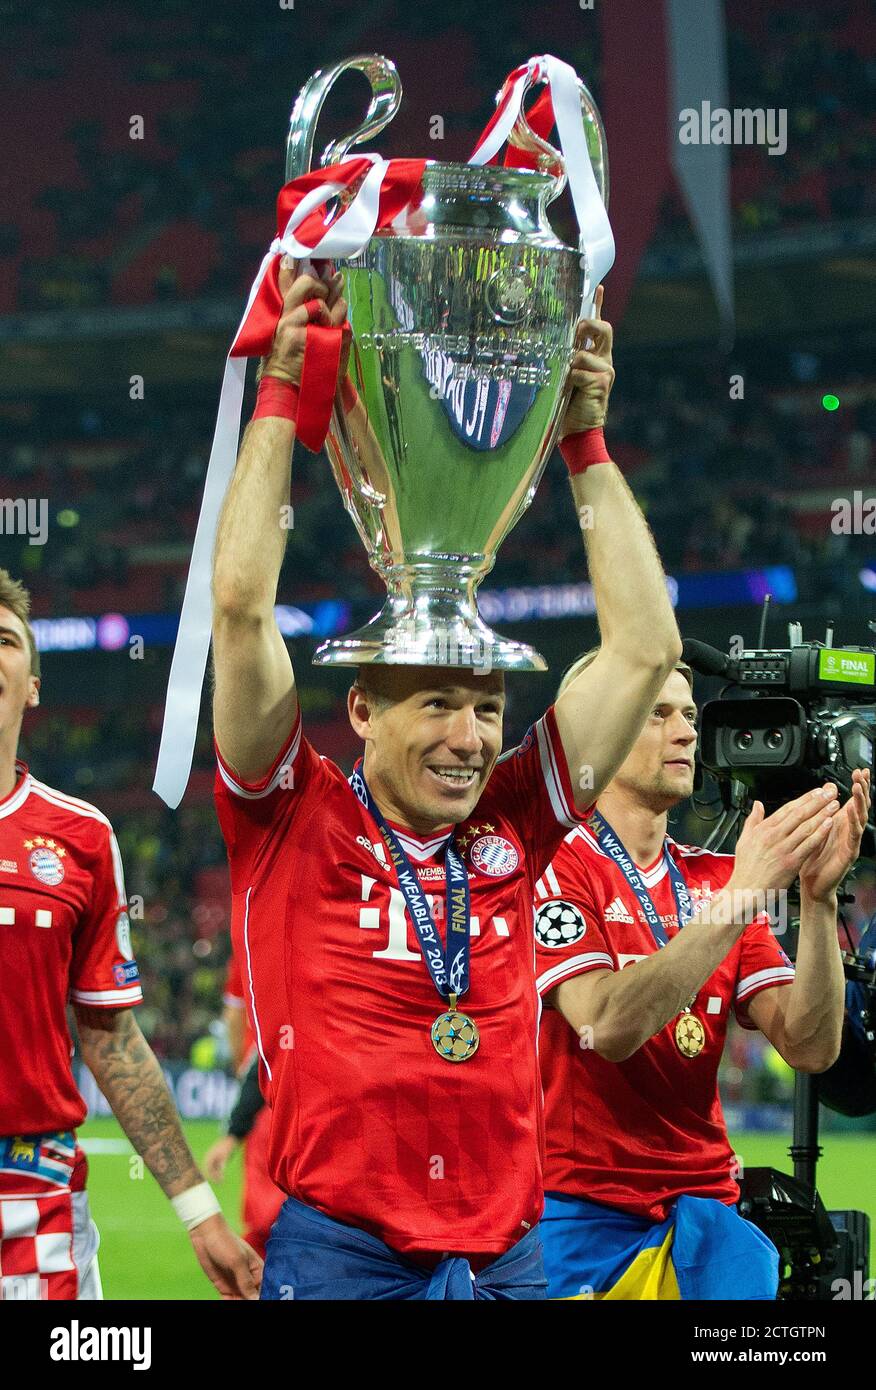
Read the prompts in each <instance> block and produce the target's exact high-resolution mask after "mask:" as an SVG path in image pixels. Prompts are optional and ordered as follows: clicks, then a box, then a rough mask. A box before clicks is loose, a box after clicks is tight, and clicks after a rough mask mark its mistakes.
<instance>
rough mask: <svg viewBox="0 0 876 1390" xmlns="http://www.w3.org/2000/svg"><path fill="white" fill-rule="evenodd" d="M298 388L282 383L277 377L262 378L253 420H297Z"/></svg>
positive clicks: (287, 382) (285, 382) (290, 383)
mask: <svg viewBox="0 0 876 1390" xmlns="http://www.w3.org/2000/svg"><path fill="white" fill-rule="evenodd" d="M298 394H299V392H298V387H297V386H295V385H293V383H292V382H291V381H282V380H281V379H280V377H278V376H263V377H262V379H261V381H260V382H259V388H258V391H257V392H256V403H255V410H254V411H253V413H252V418H253V419H254V420H264V419H265V418H266V417H267V416H273V417H274V418H275V419H276V418H280V419H282V420H297V418H298Z"/></svg>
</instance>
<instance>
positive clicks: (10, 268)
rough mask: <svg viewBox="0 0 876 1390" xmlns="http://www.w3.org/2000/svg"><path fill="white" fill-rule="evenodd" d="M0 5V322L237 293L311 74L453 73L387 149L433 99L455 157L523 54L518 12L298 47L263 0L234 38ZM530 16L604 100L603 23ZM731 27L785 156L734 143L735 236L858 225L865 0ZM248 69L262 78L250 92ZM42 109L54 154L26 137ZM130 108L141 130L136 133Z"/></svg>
mask: <svg viewBox="0 0 876 1390" xmlns="http://www.w3.org/2000/svg"><path fill="white" fill-rule="evenodd" d="M390 9H391V13H390ZM2 10H3V12H4V13H3V23H4V32H5V35H6V38H7V43H6V45H5V56H2V57H0V73H2V83H0V86H2V88H3V90H4V93H5V95H4V96H3V98H0V110H2V109H4V108H5V115H6V117H7V119H5V120H4V126H5V128H7V130H10V131H13V132H14V131H17V132H18V133H19V135H20V138H19V139H17V140H16V139H11V140H10V142H9V145H10V149H9V154H10V158H11V161H12V164H13V168H12V170H11V173H12V174H13V177H12V178H11V179H10V182H9V198H8V200H7V202H6V205H5V208H4V211H3V213H2V215H0V312H2V311H5V312H11V311H13V310H14V309H16V308H17V309H25V310H26V309H41V308H75V307H90V306H94V305H99V304H107V303H112V304H136V303H153V302H155V301H156V300H174V299H178V298H189V297H191V296H193V295H196V294H197V295H221V296H227V295H228V294H241V293H245V291H246V289H247V288H248V282H249V278H250V276H251V274H252V266H253V265H254V264H257V262H258V258H260V256H261V254H262V252H263V250H264V245H265V239H266V236H267V235H268V233H269V230H270V220H271V216H270V214H271V208H272V205H273V199H274V197H275V194H276V191H277V183H278V177H279V152H280V140H279V137H280V136H281V134H282V123H283V120H284V117H285V111H286V109H287V107H288V103H289V100H290V98H291V97H292V95H293V88H294V84H295V82H296V81H300V80H301V78H302V76H303V75H304V74H305V73H309V72H311V71H313V70H315V69H316V68H317V67H320V66H322V65H324V64H325V63H326V62H327V61H330V60H331V57H332V56H333V55H334V54H337V53H342V52H354V51H357V49H358V50H361V49H362V47H363V46H365V47H377V48H379V47H380V46H381V43H383V44H384V46H385V48H386V51H387V52H389V53H390V55H391V56H392V57H393V58H394V60H395V61H396V63H397V65H398V67H399V70H400V72H401V74H402V77H403V78H404V76H405V74H406V73H411V72H414V71H420V70H424V69H425V70H428V71H432V72H435V73H441V72H444V71H448V70H450V69H451V66H452V71H453V73H454V81H453V82H452V83H448V84H445V85H444V86H443V87H442V88H441V89H440V94H436V95H433V96H431V98H429V99H427V100H428V101H429V103H430V104H428V105H427V106H424V105H423V100H424V98H418V99H416V100H413V101H410V100H409V101H408V102H406V105H405V107H404V108H403V110H402V112H401V113H400V115H399V117H398V119H397V121H396V122H394V124H393V126H392V128H391V132H390V133H389V136H388V145H389V152H390V153H394V154H413V153H419V152H423V151H422V145H423V140H424V135H423V132H424V131H425V130H427V129H428V121H429V119H430V116H431V114H432V113H433V112H434V110H435V109H436V107H437V109H438V111H440V113H441V114H442V115H443V117H444V120H445V126H446V138H445V141H444V147H443V148H442V151H441V153H442V156H443V157H445V158H451V159H461V158H466V157H467V155H468V153H469V152H470V149H471V146H472V144H473V141H474V139H475V138H476V135H477V133H478V130H479V126H480V124H481V123H482V121H483V115H484V107H485V102H486V101H487V99H488V96H489V94H488V93H485V92H484V91H483V90H482V89H481V86H480V84H479V83H478V81H477V78H476V74H477V73H478V72H483V71H491V72H493V73H495V74H496V77H497V79H498V77H499V76H500V75H501V74H504V72H505V71H508V70H510V69H511V68H512V67H514V66H515V65H516V64H517V63H518V62H519V61H520V58H521V54H522V53H524V52H525V51H528V49H527V44H528V42H529V40H528V38H527V35H526V32H525V30H524V29H523V18H522V16H523V15H524V14H525V11H523V10H521V11H520V12H515V13H513V14H509V16H508V17H507V22H503V23H502V24H501V25H497V24H496V23H495V22H494V16H493V15H492V13H491V12H490V11H489V8H487V9H485V10H484V11H483V12H482V13H478V12H477V11H476V10H474V11H473V10H472V7H471V6H469V5H466V4H465V3H464V0H448V3H446V4H444V5H442V6H441V9H440V12H436V13H431V12H430V13H429V14H428V15H427V14H426V13H425V12H420V11H418V9H417V7H403V6H397V7H396V6H392V7H388V6H384V7H382V12H381V14H380V17H379V22H378V25H377V27H376V31H375V26H374V24H373V23H372V24H371V25H370V27H369V29H368V31H367V33H366V31H365V29H364V21H363V19H362V17H357V16H356V14H355V12H350V11H348V10H346V9H345V8H344V7H342V6H340V5H334V4H329V5H328V6H327V8H326V11H325V20H326V25H327V26H328V27H329V29H330V30H331V35H332V45H331V47H330V48H329V49H327V46H326V40H325V30H324V28H323V26H318V27H315V28H314V29H313V30H312V32H311V33H310V34H309V35H308V34H305V33H304V32H303V31H301V30H300V29H298V30H296V35H295V50H294V53H292V52H290V51H289V50H288V48H286V47H285V46H284V45H283V44H282V42H278V34H277V17H276V14H275V13H271V11H270V9H268V10H264V11H262V12H259V11H258V10H257V9H253V10H252V11H251V13H250V14H248V16H247V23H246V25H244V26H242V25H241V24H240V21H239V18H238V17H237V16H236V15H235V16H232V15H231V13H230V12H228V14H227V15H226V14H225V13H223V11H222V9H221V7H220V8H219V9H213V10H211V11H210V12H209V13H206V14H204V15H201V14H199V15H198V17H197V19H195V18H194V16H193V14H192V12H191V10H190V9H189V8H188V7H186V6H185V5H183V4H179V5H177V4H175V3H173V0H171V2H170V3H167V4H165V5H163V6H162V7H161V11H160V13H156V12H155V8H154V6H152V5H151V4H149V3H148V0H131V3H129V4H127V5H125V6H124V7H123V8H118V7H112V6H109V5H107V4H90V5H88V6H87V7H85V8H84V9H82V8H80V9H77V11H76V13H75V15H74V13H73V12H72V11H71V10H70V8H69V7H68V6H66V5H63V4H61V3H60V0H50V3H46V4H43V5H41V6H40V7H39V10H38V11H37V12H33V13H32V12H30V11H28V12H26V13H25V12H23V11H16V7H15V6H14V5H11V4H6V5H3V6H2ZM437 14H440V18H438V17H437ZM540 14H541V15H542V18H543V22H544V27H545V32H546V33H550V34H551V35H552V36H553V38H554V42H555V44H557V45H558V46H561V47H563V49H564V51H565V52H566V53H567V55H568V57H569V58H570V59H571V60H572V61H573V62H575V63H576V65H577V66H578V67H579V70H580V71H582V72H584V73H586V75H587V78H588V80H589V81H590V82H591V84H592V85H593V87H594V90H595V91H596V92H597V94H598V93H599V90H600V84H599V52H598V45H599V34H598V26H590V27H589V28H588V29H587V31H586V38H584V37H582V32H581V28H580V25H579V24H578V22H577V16H576V11H575V10H574V9H570V8H569V7H568V6H563V5H560V4H548V5H546V6H542V8H541V11H540ZM380 22H382V23H383V24H385V26H386V28H385V31H384V30H383V29H382V28H381V27H380ZM19 26H26V30H27V35H26V41H25V38H24V37H23V32H24V31H23V30H22V37H21V41H20V42H17V41H16V39H17V34H18V27H19ZM728 27H729V63H728V76H729V88H730V105H731V106H733V107H759V106H763V105H766V104H770V98H771V97H773V98H774V104H775V105H777V106H781V107H783V108H786V109H787V111H788V133H789V143H788V151H787V154H786V155H785V156H784V157H783V158H781V159H771V158H769V156H768V154H767V152H766V150H765V149H764V148H762V147H757V146H751V147H742V148H740V149H737V150H735V151H734V158H733V190H732V192H733V210H734V221H735V229H736V231H737V232H740V233H744V232H751V231H762V230H772V229H775V228H777V227H781V228H782V229H790V228H795V227H799V226H805V225H807V224H812V223H817V222H823V221H825V220H829V219H831V218H848V217H858V216H864V215H866V214H867V213H872V211H873V208H874V184H873V180H872V177H868V176H867V175H868V171H872V166H873V159H874V153H876V136H874V132H873V127H872V122H871V120H870V111H871V110H872V101H873V82H874V64H873V54H874V21H873V18H872V14H871V13H870V11H869V8H868V6H867V5H866V3H865V0H846V3H843V4H833V5H829V6H823V7H822V6H819V7H815V6H811V7H808V8H807V7H803V8H801V7H800V6H798V5H792V4H787V3H785V4H776V3H775V0H751V3H749V4H746V5H745V6H734V7H732V8H731V10H730V12H729V14H728ZM34 29H38V36H37V38H36V39H35V38H34ZM195 53H197V58H195V57H194V56H193V55H194V54H195ZM251 71H258V73H259V74H260V80H259V81H258V83H252V82H249V81H247V80H246V75H247V74H248V73H249V72H251ZM83 73H86V74H88V78H87V80H86V81H83V80H82V77H81V75H82V74H83ZM122 73H124V77H122V76H121V74H122ZM25 96H26V98H27V99H26V100H24V99H23V98H24V97H25ZM354 100H355V98H354ZM418 102H419V104H418ZM337 109H338V108H335V110H337ZM41 110H44V111H45V112H46V116H47V118H48V121H49V123H50V124H51V128H52V131H53V138H52V140H51V142H48V143H46V142H45V141H43V140H41V139H39V138H38V136H37V133H36V132H31V131H30V130H28V129H25V128H23V127H22V126H21V122H26V121H27V119H28V116H27V114H26V113H27V112H40V111H41ZM356 110H358V107H357V106H355V105H353V106H351V107H350V109H349V111H344V110H341V111H340V112H339V119H343V118H344V117H345V116H348V115H349V116H352V115H354V113H355V111H356ZM132 113H133V114H135V115H137V116H141V117H142V120H143V130H142V135H140V134H139V133H138V132H137V129H136V128H135V129H134V131H133V138H131V137H132V127H131V120H132ZM24 150H26V151H27V160H26V161H25V160H24V159H23V158H21V159H20V167H16V166H18V164H19V158H20V156H19V153H18V151H21V152H23V151H24ZM41 151H42V157H41ZM681 228H684V229H685V230H686V229H687V217H686V213H685V212H684V210H683V207H682V204H681V202H680V199H679V198H678V197H677V196H673V197H671V198H670V199H668V200H667V204H666V207H665V209H664V220H663V230H664V231H678V230H679V229H681ZM47 265H48V266H50V268H51V269H50V272H49V273H47V269H46V268H47Z"/></svg>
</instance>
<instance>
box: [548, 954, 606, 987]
mask: <svg viewBox="0 0 876 1390" xmlns="http://www.w3.org/2000/svg"><path fill="white" fill-rule="evenodd" d="M595 967H598V968H599V969H600V970H605V969H608V970H613V969H614V961H613V960H612V958H611V956H610V955H609V954H608V952H607V951H588V952H587V953H586V954H585V955H583V956H570V957H569V959H568V960H561V961H560V963H559V964H558V965H553V966H551V968H550V970H545V971H544V973H543V974H541V975H539V976H538V977H537V979H536V981H535V987H536V989H537V990H538V992H539V994H546V993H547V991H548V990H550V989H554V987H555V986H556V985H558V984H559V983H560V981H561V980H565V979H567V978H568V977H569V976H570V975H580V974H582V973H583V972H584V971H585V970H593V969H594V968H595Z"/></svg>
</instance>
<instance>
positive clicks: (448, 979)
mask: <svg viewBox="0 0 876 1390" xmlns="http://www.w3.org/2000/svg"><path fill="white" fill-rule="evenodd" d="M350 786H351V787H352V788H353V791H354V792H355V793H356V795H357V796H358V798H359V800H360V801H361V802H362V804H363V806H364V807H365V808H366V810H368V811H370V813H371V815H372V816H373V817H374V819H375V821H376V822H377V827H378V829H379V830H380V833H381V835H382V836H383V840H384V843H385V845H386V847H387V849H388V850H389V854H390V858H391V859H392V863H393V867H394V869H395V872H396V876H397V877H398V886H399V888H400V889H401V891H402V893H403V894H404V898H405V903H406V904H407V909H408V915H409V916H410V919H411V921H412V922H413V924H414V931H415V932H416V933H417V940H418V941H419V943H420V950H421V951H422V953H423V960H424V961H425V962H426V968H427V969H428V971H429V974H430V975H431V977H432V983H433V984H434V986H435V988H436V989H437V991H438V993H439V994H440V996H441V998H442V999H446V998H447V997H448V995H451V994H454V995H457V996H459V995H463V994H465V992H466V990H467V989H468V985H469V957H470V954H471V911H470V908H471V900H470V894H469V887H468V871H467V869H466V867H465V864H464V863H463V861H462V859H461V857H460V854H459V851H458V849H457V848H456V845H455V843H454V840H453V835H452V833H451V835H450V838H449V839H448V841H447V850H446V853H445V856H444V871H445V875H446V888H445V895H446V896H445V903H446V907H447V942H446V945H445V944H442V941H441V936H440V933H439V931H438V928H437V927H436V925H435V921H434V919H433V917H432V913H431V910H430V908H429V901H428V899H427V897H426V894H425V893H424V892H423V889H422V887H421V886H420V880H419V879H418V878H417V874H416V871H415V869H414V868H413V865H412V864H411V861H410V860H409V859H408V856H407V854H406V853H405V851H404V849H403V847H402V844H401V841H400V840H399V838H398V836H397V835H396V833H395V831H394V830H393V828H392V826H391V825H387V823H386V821H385V819H384V817H383V814H382V812H381V811H380V808H379V807H378V806H377V805H376V804H375V801H374V798H373V797H372V795H371V792H370V791H369V789H368V783H367V782H366V781H365V776H364V773H363V772H362V763H361V760H360V762H358V763H357V764H356V767H355V770H354V772H353V775H352V777H351V778H350Z"/></svg>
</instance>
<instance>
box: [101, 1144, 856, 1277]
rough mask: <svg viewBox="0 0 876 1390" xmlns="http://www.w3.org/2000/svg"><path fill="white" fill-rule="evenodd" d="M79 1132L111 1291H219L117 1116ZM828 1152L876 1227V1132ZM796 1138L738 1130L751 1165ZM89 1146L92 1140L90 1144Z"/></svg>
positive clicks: (202, 1147) (773, 1162)
mask: <svg viewBox="0 0 876 1390" xmlns="http://www.w3.org/2000/svg"><path fill="white" fill-rule="evenodd" d="M185 1130H186V1135H187V1138H188V1141H189V1144H190V1145H191V1147H192V1151H193V1153H194V1154H195V1157H196V1158H197V1159H198V1160H200V1159H201V1158H202V1157H203V1155H204V1153H205V1152H206V1151H207V1149H208V1148H209V1146H210V1145H211V1144H212V1142H213V1140H214V1139H216V1138H217V1137H218V1134H219V1128H218V1125H216V1124H215V1123H214V1122H213V1121H210V1120H193V1121H189V1122H188V1123H187V1124H186V1126H185ZM79 1133H80V1138H81V1139H84V1140H86V1141H91V1140H95V1141H97V1143H98V1145H100V1147H101V1149H103V1147H104V1146H105V1145H109V1149H110V1151H108V1152H106V1151H102V1152H93V1151H92V1152H90V1153H89V1155H88V1161H89V1167H90V1177H89V1183H88V1190H89V1195H90V1201H91V1211H92V1215H93V1216H94V1219H95V1221H96V1222H97V1225H98V1227H99V1229H100V1235H101V1245H100V1271H101V1277H102V1279H103V1287H104V1295H105V1297H106V1298H108V1299H111V1298H132V1299H201V1298H216V1297H218V1295H217V1294H216V1293H215V1292H214V1290H213V1287H212V1285H211V1284H210V1283H209V1282H208V1280H207V1279H206V1278H205V1276H204V1275H203V1274H202V1273H201V1270H200V1267H199V1265H198V1264H197V1261H196V1260H195V1257H194V1255H193V1253H192V1249H191V1245H190V1244H189V1239H188V1236H187V1235H186V1233H185V1231H184V1230H183V1228H182V1226H181V1225H180V1223H179V1221H178V1220H177V1219H176V1217H175V1216H174V1214H173V1211H172V1210H171V1208H170V1206H169V1204H168V1202H167V1200H166V1198H165V1197H164V1196H163V1194H162V1192H161V1190H160V1189H159V1187H158V1185H157V1183H156V1182H155V1181H154V1180H153V1178H152V1177H151V1175H150V1174H149V1173H148V1172H146V1173H144V1175H143V1176H142V1177H141V1176H139V1165H138V1163H137V1161H136V1159H135V1156H134V1155H133V1153H132V1151H131V1149H130V1147H129V1146H128V1144H127V1142H126V1141H125V1139H124V1136H123V1134H122V1132H121V1130H120V1129H119V1127H118V1125H117V1124H116V1122H115V1121H114V1120H112V1119H109V1120H92V1121H91V1122H89V1123H88V1124H87V1125H85V1126H83V1128H82V1129H81V1130H80V1132H79ZM822 1142H823V1144H824V1148H825V1156H824V1158H823V1160H822V1162H821V1165H820V1168H819V1190H820V1192H821V1195H822V1198H823V1199H824V1202H825V1205H826V1206H827V1207H828V1208H829V1209H834V1208H843V1207H854V1208H858V1209H861V1208H863V1209H864V1210H866V1211H869V1215H870V1220H871V1222H872V1225H873V1229H874V1233H876V1201H874V1200H873V1198H872V1197H870V1198H868V1197H867V1195H866V1194H871V1193H872V1192H873V1191H874V1186H873V1167H874V1161H876V1135H873V1134H872V1133H871V1134H866V1133H862V1134H828V1135H824V1136H823V1141H822ZM788 1143H789V1140H788V1138H786V1137H785V1136H783V1135H772V1134H748V1135H735V1136H733V1144H734V1147H735V1150H736V1153H737V1155H738V1157H739V1159H740V1160H741V1162H742V1163H743V1164H744V1165H745V1166H746V1167H748V1168H757V1167H764V1166H766V1167H773V1168H780V1169H782V1170H783V1171H785V1172H790V1171H791V1164H790V1160H789V1159H788V1156H787V1148H788ZM89 1147H90V1145H89ZM240 1176H241V1155H240V1153H237V1154H235V1156H234V1157H233V1158H232V1159H231V1162H230V1163H229V1166H228V1170H227V1172H226V1177H225V1181H224V1182H223V1183H221V1184H219V1185H217V1187H216V1192H217V1195H218V1197H219V1200H220V1201H221V1203H222V1207H223V1210H224V1211H225V1214H226V1216H227V1217H228V1220H229V1221H230V1223H231V1224H232V1226H233V1227H234V1229H235V1230H239V1229H240V1221H239V1213H240V1185H241V1184H240ZM870 1268H871V1273H873V1272H874V1270H876V1248H874V1246H873V1245H871V1253H870Z"/></svg>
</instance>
